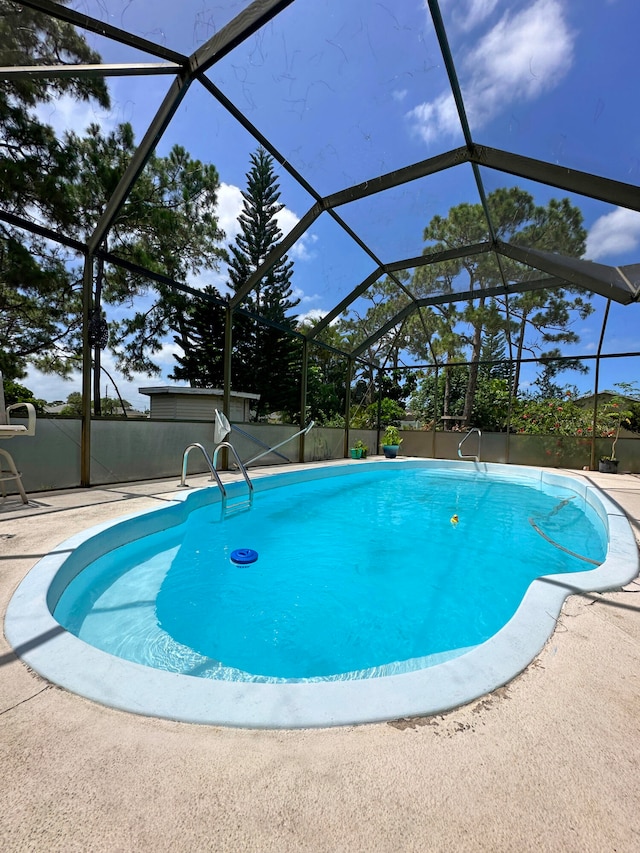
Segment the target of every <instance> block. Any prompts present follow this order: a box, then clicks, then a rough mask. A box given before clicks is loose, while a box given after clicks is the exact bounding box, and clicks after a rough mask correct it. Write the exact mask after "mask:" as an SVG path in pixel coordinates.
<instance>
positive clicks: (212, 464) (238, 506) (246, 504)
mask: <svg viewBox="0 0 640 853" xmlns="http://www.w3.org/2000/svg"><path fill="white" fill-rule="evenodd" d="M194 447H197V448H199V450H201V451H202V455H203V456H204V458H205V461H206V463H207V466H208V468H209V470H210V471H211V479H212V480H215V481H216V483H217V484H218V488H219V489H220V492H221V494H222V517H223V518H224V516H225V515H226V514H227V510H228V511H229V512H231V511H235V510H243V509H249V508H250V507H251V506H252V504H253V483H252V482H251V480H250V478H249V475H248V474H247V469H246V468H245V467H244V465H243V464H242V462H241V461H240V457H239V456H238V454H237V452H236V449H235V447H234V446H233V444H230V442H228V441H222V442H221V443H220V444H219V445H218V446H217V447H216V449H215V450H214V451H213V459H211V457H210V456H209V454H208V453H207V451H206V448H205V447H203V445H202V444H200V443H198V442H194V443H193V444H190V445H189V446H188V447H187V448H186V450H185V451H184V454H183V456H182V477H181V478H180V485H181V486H182V487H183V488H187V482H186V481H187V465H188V462H189V453H190V452H191V451H192V450H193V448H194ZM222 447H226V448H228V449H229V450H230V451H231V453H232V454H233V456H234V458H235V460H236V463H237V465H238V468H239V469H240V471H241V472H242V476H243V477H244V479H245V482H246V484H247V486H248V487H249V500H248V501H238V502H236V503H234V504H228V503H227V499H228V495H227V490H226V489H225V487H224V483H223V482H222V480H221V479H220V475H219V474H218V472H217V470H216V462H217V461H218V453H219V451H220V449H221V448H222Z"/></svg>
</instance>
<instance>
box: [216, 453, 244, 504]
mask: <svg viewBox="0 0 640 853" xmlns="http://www.w3.org/2000/svg"><path fill="white" fill-rule="evenodd" d="M221 447H227V448H229V450H230V451H231V452H232V453H233V458H234V459H235V460H236V464H237V466H238V468H239V469H240V471H241V472H242V476H243V477H244V481H245V483H246V484H247V486H248V487H249V494H250V495H251V497H252V498H253V483H252V482H251V480H250V479H249V475H248V474H247V469H246V468H245V467H244V465H243V464H242V462H241V461H240V457H239V456H238V454H237V453H236V449H235V447H234V446H233V444H231V442H229V441H221V442H220V444H219V445H218V446H217V447H216V449H215V450H214V451H213V470H214V471H215V470H216V462H217V461H218V452H219V450H220V448H221ZM216 476H217V474H216ZM217 479H218V482H220V478H219V477H218V478H217ZM220 486H221V488H222V496H223V497H225V498H226V496H227V493H226V492H225V490H224V486H223V485H222V483H220Z"/></svg>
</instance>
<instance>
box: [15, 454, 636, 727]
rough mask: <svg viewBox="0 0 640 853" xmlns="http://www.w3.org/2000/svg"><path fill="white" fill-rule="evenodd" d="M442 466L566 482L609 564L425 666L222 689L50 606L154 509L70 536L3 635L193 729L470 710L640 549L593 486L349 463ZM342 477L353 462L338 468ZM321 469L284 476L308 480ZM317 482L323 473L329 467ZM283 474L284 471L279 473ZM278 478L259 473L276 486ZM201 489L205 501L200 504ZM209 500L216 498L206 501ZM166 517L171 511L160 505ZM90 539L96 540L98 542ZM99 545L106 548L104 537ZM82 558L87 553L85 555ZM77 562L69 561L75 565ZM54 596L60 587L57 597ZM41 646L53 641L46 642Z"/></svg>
mask: <svg viewBox="0 0 640 853" xmlns="http://www.w3.org/2000/svg"><path fill="white" fill-rule="evenodd" d="M369 464H384V465H392V466H394V467H398V466H402V467H407V466H412V467H417V466H419V467H424V466H425V465H426V466H427V467H442V468H460V469H465V470H469V468H470V466H473V467H476V468H477V470H480V471H495V472H500V473H504V474H507V475H508V476H509V478H510V479H514V478H520V477H521V478H523V479H525V480H528V481H531V480H538V481H542V482H544V483H548V484H550V485H553V484H557V485H559V486H563V487H570V488H572V489H573V490H574V491H575V492H576V493H578V494H581V495H582V496H583V497H584V498H585V500H587V501H588V502H589V503H590V505H591V506H592V507H593V508H594V509H595V511H596V512H598V513H599V515H600V517H601V518H602V519H603V521H605V523H606V524H607V526H608V528H609V531H610V546H609V551H608V554H607V558H606V560H605V562H604V563H603V564H602V565H601V566H600V567H598V568H596V569H590V570H588V571H585V572H577V573H572V574H571V575H566V574H562V575H547V576H545V577H543V578H540V579H538V580H536V581H534V582H533V583H532V584H531V585H530V587H529V589H528V591H527V593H526V594H525V596H524V598H523V600H522V602H521V604H520V606H519V608H518V610H517V611H516V613H515V614H514V616H513V617H512V618H511V620H510V621H509V622H508V623H507V624H506V625H505V626H504V627H503V628H502V629H501V630H500V631H499V632H498V633H497V634H495V635H494V636H493V637H492V638H490V639H489V640H488V641H486V642H485V643H483V644H482V645H480V646H478V647H476V648H474V649H472V650H471V651H469V652H466V653H465V654H463V655H461V656H459V657H457V658H455V659H453V660H449V661H446V662H443V663H439V664H436V665H434V666H432V667H430V668H428V669H422V670H415V671H412V672H406V673H401V674H396V675H387V676H382V677H379V678H373V679H366V680H353V681H324V682H298V683H290V682H288V683H255V682H226V681H212V680H207V679H200V678H197V677H194V676H188V675H180V674H176V673H170V672H164V671H161V670H154V669H150V668H148V667H145V666H142V665H139V664H135V663H132V662H130V661H125V660H122V659H119V658H115V657H113V656H111V655H109V654H107V653H105V652H102V651H100V650H99V649H95V648H93V647H91V646H88V645H87V644H85V643H84V642H82V641H81V640H79V639H78V638H76V637H74V636H72V635H71V634H68V633H67V632H66V631H64V629H62V628H61V627H60V625H59V624H58V623H57V622H56V621H55V620H54V619H53V616H52V615H51V612H50V610H49V607H48V603H47V602H48V600H49V599H50V596H51V589H52V586H53V588H54V591H55V586H56V581H55V579H56V577H58V581H57V583H58V584H59V583H60V575H59V572H60V570H61V569H62V567H63V566H64V565H65V564H66V565H67V566H68V565H69V564H70V563H69V562H68V561H69V558H70V556H71V555H73V554H77V553H79V550H80V551H81V550H82V549H83V548H84V549H85V550H87V549H88V550H90V549H91V548H92V547H93V546H94V545H96V539H95V538H94V537H96V534H100V533H103V532H105V531H112V528H114V527H115V526H118V525H121V526H122V527H121V533H126V527H127V523H128V522H133V521H136V523H138V522H139V520H140V518H141V517H142V518H145V519H146V520H147V523H149V524H150V525H151V526H153V525H154V524H157V514H158V513H159V512H161V511H162V510H158V509H155V508H154V509H150V510H145V511H143V512H140V513H134V514H133V515H130V516H126V517H124V518H120V519H116V520H115V521H112V522H108V523H104V524H100V525H96V526H94V527H91V528H89V529H88V530H85V531H83V532H82V533H80V534H77V535H76V536H73V537H71V538H70V539H67V540H66V541H65V542H63V543H61V545H60V546H58V547H57V548H56V549H54V550H53V551H52V552H50V553H49V554H48V555H46V556H45V557H44V558H42V559H41V560H40V561H39V562H38V563H37V564H36V566H34V568H33V569H32V570H31V571H30V572H29V573H28V574H27V576H26V577H25V578H24V579H23V581H22V583H21V584H20V586H19V587H18V589H17V590H16V593H15V594H14V596H13V597H12V599H11V601H10V603H9V607H8V608H7V612H6V619H5V632H6V635H7V639H8V640H9V642H10V643H11V644H12V645H13V647H14V649H15V651H16V653H17V654H19V656H20V657H21V658H22V659H23V660H24V661H25V663H27V665H28V666H30V667H31V668H32V669H34V670H35V671H36V672H38V673H39V674H40V675H42V676H43V677H44V678H46V679H48V680H49V681H52V682H54V683H56V684H59V685H60V686H62V687H64V688H66V689H68V690H70V691H72V692H74V693H79V694H80V695H83V696H85V697H87V698H89V699H92V700H94V701H97V702H100V703H102V704H104V705H107V706H110V707H114V708H119V709H121V710H125V711H130V712H132V713H136V714H143V715H146V716H155V717H163V718H167V719H172V720H181V721H185V722H193V723H207V724H219V725H228V726H238V727H250V728H309V727H325V726H337V725H346V724H353V723H365V722H379V721H383V720H389V719H398V718H401V717H414V716H426V715H429V714H436V713H441V712H443V711H446V710H449V709H451V708H453V707H456V706H459V705H463V704H466V703H468V702H470V701H472V700H473V699H477V698H478V697H480V696H482V695H484V694H486V693H488V692H490V691H492V690H494V689H495V688H497V687H499V686H502V685H503V684H505V683H507V682H508V681H510V680H511V679H512V678H513V677H514V676H515V675H517V674H518V673H519V672H521V671H522V670H523V669H525V668H526V667H527V666H528V665H529V664H530V663H531V661H532V660H533V659H534V658H535V657H536V656H537V654H539V652H540V651H541V650H542V648H543V646H544V645H545V643H546V642H547V640H548V638H549V637H550V636H551V634H552V633H553V630H554V628H555V624H556V620H557V617H558V615H559V613H560V611H561V609H562V605H563V603H564V601H565V599H566V598H567V597H568V596H569V595H571V594H573V593H586V592H594V591H599V592H602V591H605V590H610V589H617V588H619V587H621V586H623V585H625V584H626V583H628V582H629V581H630V580H632V579H633V578H634V577H635V576H636V575H637V573H638V550H637V547H636V543H635V539H634V537H633V533H632V531H631V527H630V525H629V522H628V521H627V518H626V516H625V514H624V512H623V511H622V510H621V509H620V508H619V507H618V506H617V505H616V504H615V503H614V502H613V501H611V500H610V499H609V498H608V497H607V496H606V495H604V494H603V493H602V492H601V491H600V490H598V489H597V488H596V487H594V486H592V485H590V484H588V483H585V482H584V481H583V480H580V479H579V478H577V477H574V476H572V475H571V474H570V473H562V474H558V473H556V472H555V471H550V470H548V469H536V468H524V467H520V466H512V465H501V464H497V463H493V464H492V463H469V462H457V461H447V460H416V459H396V460H384V461H381V462H378V461H377V460H372V461H369V460H367V461H366V462H357V463H354V467H361V466H363V465H369ZM332 468H334V469H335V470H336V471H338V470H339V471H340V472H341V473H344V472H345V471H349V470H350V468H349V466H348V465H347V466H345V465H344V464H338V465H335V466H332ZM313 470H318V466H316V468H315V469H314V468H311V467H310V468H307V467H306V466H305V469H302V472H301V471H300V470H296V471H292V472H286V473H285V474H280V476H281V477H285V478H293V479H301V478H302V477H303V476H304V475H309V474H310V473H311V472H312V471H313ZM319 470H320V471H321V473H320V474H318V476H326V472H327V466H326V465H324V466H322V468H321V469H319ZM279 473H280V472H279ZM269 480H271V485H273V484H274V480H273V477H269V476H267V477H259V478H256V480H255V483H256V488H257V489H258V488H269ZM206 491H208V490H207V489H199V490H197V491H190V492H179V493H177V494H176V495H175V499H174V500H172V501H171V502H170V503H169V506H172V507H173V508H174V511H175V512H176V513H177V514H180V513H184V512H185V511H186V504H185V501H186V499H187V498H188V497H190V502H193V499H194V498H195V500H196V501H198V500H202V499H203V498H204V497H208V496H207V495H204V494H202V493H203V492H206ZM198 493H201V497H200V498H198V497H197V495H198ZM209 496H210V495H209ZM164 511H165V512H166V509H165V510H164ZM91 540H93V542H92V541H91ZM97 544H99V541H98V542H97ZM86 556H87V555H86V554H85V557H86ZM70 562H71V563H72V562H73V561H70ZM54 594H55V592H54ZM45 640H46V641H45Z"/></svg>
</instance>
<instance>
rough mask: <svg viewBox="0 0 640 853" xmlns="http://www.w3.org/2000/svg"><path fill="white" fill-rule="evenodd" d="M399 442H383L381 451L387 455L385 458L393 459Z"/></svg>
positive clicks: (396, 453)
mask: <svg viewBox="0 0 640 853" xmlns="http://www.w3.org/2000/svg"><path fill="white" fill-rule="evenodd" d="M399 447H400V445H399V444H383V445H382V452H383V453H384V455H385V456H386V457H387V459H395V458H396V456H397V455H398V448H399Z"/></svg>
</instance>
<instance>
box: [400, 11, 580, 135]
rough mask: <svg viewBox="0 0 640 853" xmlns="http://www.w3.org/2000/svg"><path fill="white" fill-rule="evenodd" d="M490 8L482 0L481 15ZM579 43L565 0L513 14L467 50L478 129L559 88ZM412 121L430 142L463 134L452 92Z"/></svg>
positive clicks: (470, 100) (470, 109) (468, 87)
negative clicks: (514, 107) (516, 105)
mask: <svg viewBox="0 0 640 853" xmlns="http://www.w3.org/2000/svg"><path fill="white" fill-rule="evenodd" d="M472 5H473V4H472ZM487 10H488V5H486V4H482V3H480V2H479V3H478V4H477V6H476V8H475V11H476V13H477V16H476V17H478V16H479V15H480V12H483V13H484V12H487ZM573 41H574V34H573V33H571V32H570V31H569V28H568V26H567V24H566V22H565V20H564V17H563V10H562V5H561V3H560V2H559V0H537V2H535V3H534V4H533V5H532V6H530V7H529V8H527V9H524V10H523V11H521V12H519V13H518V14H516V15H511V14H510V13H509V12H508V11H507V12H506V13H505V14H504V15H503V16H502V18H501V19H500V21H498V23H497V24H496V25H495V26H494V27H493V28H492V29H491V30H489V32H487V33H486V35H484V36H483V37H481V38H479V39H478V41H477V42H476V44H475V46H474V47H473V48H472V49H470V50H468V51H467V53H466V55H465V59H464V62H463V65H462V67H461V69H460V71H459V73H460V86H461V89H462V93H463V97H464V102H465V109H466V111H467V117H468V119H469V123H470V125H471V127H472V129H473V130H478V129H479V128H481V127H483V126H485V125H486V124H487V123H488V122H490V121H491V120H492V119H494V118H495V117H496V116H497V115H499V114H500V113H501V112H504V110H505V109H507V108H508V107H509V106H510V105H511V104H512V103H514V102H524V101H531V100H533V99H535V98H537V97H539V96H540V94H542V93H543V92H544V91H546V90H548V89H551V88H553V87H554V86H556V85H557V84H558V82H559V81H560V80H561V79H562V77H564V76H565V74H566V73H567V72H568V71H569V69H570V67H571V64H572V61H573ZM407 117H408V118H409V120H410V122H411V123H412V124H413V126H414V129H415V131H416V132H417V133H418V134H419V135H420V136H421V137H422V138H423V139H424V140H425V142H431V141H432V140H433V139H435V138H436V137H437V136H439V135H447V136H451V135H452V134H454V133H455V132H456V131H458V130H459V123H458V120H457V116H456V115H455V110H454V104H453V98H452V96H451V95H450V94H449V93H443V94H441V95H440V96H439V97H437V98H435V99H434V100H433V101H430V102H426V103H423V104H419V105H418V106H417V107H415V108H414V109H413V110H411V111H410V112H409V113H407Z"/></svg>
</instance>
